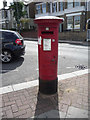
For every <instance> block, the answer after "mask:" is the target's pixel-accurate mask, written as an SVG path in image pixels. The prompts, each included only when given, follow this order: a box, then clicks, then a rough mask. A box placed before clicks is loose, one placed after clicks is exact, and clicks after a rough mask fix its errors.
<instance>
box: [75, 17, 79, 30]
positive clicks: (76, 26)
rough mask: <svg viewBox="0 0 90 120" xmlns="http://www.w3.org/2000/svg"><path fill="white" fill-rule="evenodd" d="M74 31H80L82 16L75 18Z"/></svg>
mask: <svg viewBox="0 0 90 120" xmlns="http://www.w3.org/2000/svg"><path fill="white" fill-rule="evenodd" d="M74 29H80V16H74Z"/></svg>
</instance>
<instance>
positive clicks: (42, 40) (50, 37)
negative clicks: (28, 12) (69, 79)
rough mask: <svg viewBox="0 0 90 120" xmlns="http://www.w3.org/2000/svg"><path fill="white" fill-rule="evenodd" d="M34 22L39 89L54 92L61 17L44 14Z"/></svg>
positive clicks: (48, 92) (47, 92) (55, 89)
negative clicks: (36, 37)
mask: <svg viewBox="0 0 90 120" xmlns="http://www.w3.org/2000/svg"><path fill="white" fill-rule="evenodd" d="M34 22H35V23H36V24H38V62H39V91H40V92H41V93H43V94H54V93H56V92H57V83H58V77H57V66H58V28H59V24H60V23H62V22H63V18H59V17H54V16H44V17H39V18H36V19H35V20H34Z"/></svg>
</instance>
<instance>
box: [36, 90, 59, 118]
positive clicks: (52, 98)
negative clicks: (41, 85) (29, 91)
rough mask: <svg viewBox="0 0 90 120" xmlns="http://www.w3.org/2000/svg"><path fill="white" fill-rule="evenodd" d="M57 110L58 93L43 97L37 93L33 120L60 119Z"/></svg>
mask: <svg viewBox="0 0 90 120" xmlns="http://www.w3.org/2000/svg"><path fill="white" fill-rule="evenodd" d="M58 109H59V108H58V93H56V94H54V95H44V94H42V93H40V92H38V96H37V105H36V110H35V114H34V120H39V119H40V118H43V119H47V118H60V114H59V111H58Z"/></svg>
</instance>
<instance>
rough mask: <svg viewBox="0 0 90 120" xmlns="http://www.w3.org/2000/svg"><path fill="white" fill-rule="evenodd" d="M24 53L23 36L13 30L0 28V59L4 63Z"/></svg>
mask: <svg viewBox="0 0 90 120" xmlns="http://www.w3.org/2000/svg"><path fill="white" fill-rule="evenodd" d="M24 53H25V45H24V40H23V37H22V36H21V35H20V34H19V33H18V32H15V31H10V30H2V29H0V59H1V61H2V62H4V63H8V62H11V61H12V59H13V58H15V57H20V56H21V55H24Z"/></svg>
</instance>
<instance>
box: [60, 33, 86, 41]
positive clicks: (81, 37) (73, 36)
mask: <svg viewBox="0 0 90 120" xmlns="http://www.w3.org/2000/svg"><path fill="white" fill-rule="evenodd" d="M86 37H87V32H86V31H84V32H72V31H70V32H62V33H59V39H60V40H73V41H85V40H86Z"/></svg>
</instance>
